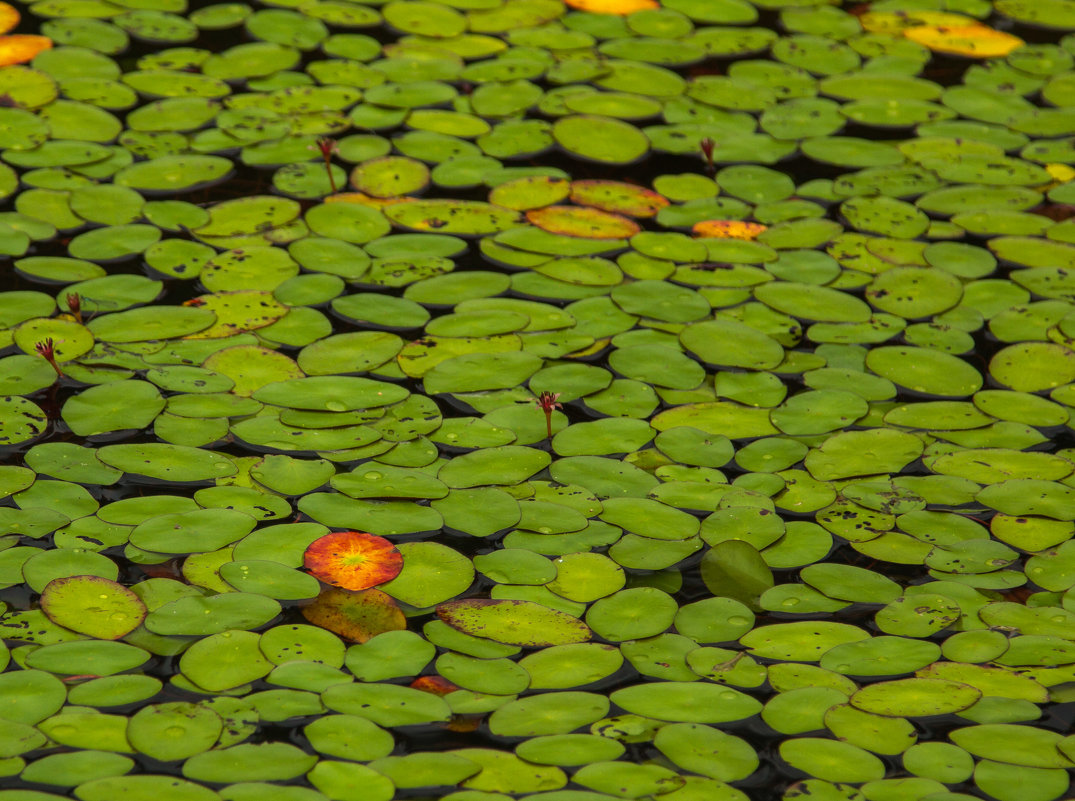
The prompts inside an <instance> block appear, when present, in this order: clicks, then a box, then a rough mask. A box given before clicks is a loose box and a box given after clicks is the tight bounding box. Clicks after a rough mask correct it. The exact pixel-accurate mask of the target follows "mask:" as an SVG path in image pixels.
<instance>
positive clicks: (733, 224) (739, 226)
mask: <svg viewBox="0 0 1075 801" xmlns="http://www.w3.org/2000/svg"><path fill="white" fill-rule="evenodd" d="M766 228H767V226H765V225H762V224H761V223H754V222H745V221H743V220H702V221H701V222H696V223H695V224H694V226H693V227H692V228H691V231H692V233H693V234H694V235H695V236H697V237H701V238H703V239H747V240H754V239H757V238H758V234H760V233H761V232H762V231H764V230H766Z"/></svg>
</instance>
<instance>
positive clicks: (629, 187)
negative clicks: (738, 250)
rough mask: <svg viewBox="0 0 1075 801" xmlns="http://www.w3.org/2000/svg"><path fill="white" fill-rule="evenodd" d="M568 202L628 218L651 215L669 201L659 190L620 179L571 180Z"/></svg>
mask: <svg viewBox="0 0 1075 801" xmlns="http://www.w3.org/2000/svg"><path fill="white" fill-rule="evenodd" d="M571 202H573V203H577V204H578V205H580V206H591V207H592V208H595V209H600V210H601V211H609V212H613V213H615V214H626V215H627V216H628V217H653V216H655V215H656V214H657V212H658V211H660V210H661V209H663V208H664V207H665V206H667V205H668V204H669V200H668V198H666V197H665V196H664V195H662V194H661V193H660V192H654V191H653V190H652V189H646V188H645V187H644V186H636V185H635V184H628V183H624V182H623V181H603V180H599V179H588V180H584V181H572V182H571Z"/></svg>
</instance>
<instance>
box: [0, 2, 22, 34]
mask: <svg viewBox="0 0 1075 801" xmlns="http://www.w3.org/2000/svg"><path fill="white" fill-rule="evenodd" d="M20 19H21V17H20V16H19V10H18V9H17V8H15V6H13V5H9V4H8V3H0V33H7V32H8V31H11V30H14V29H15V26H16V25H18V24H19V20H20Z"/></svg>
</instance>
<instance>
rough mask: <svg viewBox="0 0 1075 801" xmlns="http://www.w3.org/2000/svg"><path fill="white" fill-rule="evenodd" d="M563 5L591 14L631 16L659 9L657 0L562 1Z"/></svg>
mask: <svg viewBox="0 0 1075 801" xmlns="http://www.w3.org/2000/svg"><path fill="white" fill-rule="evenodd" d="M564 5H566V6H569V7H570V8H574V9H577V10H578V11H589V12H590V13H591V14H633V13H635V12H636V11H648V10H650V9H651V8H660V3H658V2H657V0H564Z"/></svg>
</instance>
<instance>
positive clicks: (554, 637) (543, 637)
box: [437, 599, 591, 647]
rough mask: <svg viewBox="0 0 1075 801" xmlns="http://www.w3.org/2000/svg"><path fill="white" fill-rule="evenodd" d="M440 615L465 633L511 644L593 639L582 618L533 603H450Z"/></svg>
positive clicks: (478, 600)
mask: <svg viewBox="0 0 1075 801" xmlns="http://www.w3.org/2000/svg"><path fill="white" fill-rule="evenodd" d="M437 616H438V618H440V619H441V620H443V621H444V622H445V623H448V625H450V626H452V627H453V628H457V629H459V630H460V631H462V632H464V633H467V634H473V635H476V636H480V637H485V638H487V639H491V640H495V641H496V642H503V643H508V644H511V645H529V646H531V647H535V646H543V645H546V646H547V645H564V644H568V643H576V642H586V641H587V640H589V639H590V636H591V633H590V629H589V627H588V626H586V624H584V623H583V622H582V621H581V620H579V619H578V618H574V617H572V616H571V615H567V614H565V613H563V612H557V611H554V610H552V609H549V608H547V607H543V606H541V605H539V604H535V603H532V602H529V601H495V600H481V599H473V600H467V601H450V602H448V603H443V604H440V605H439V606H438V607H437Z"/></svg>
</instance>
